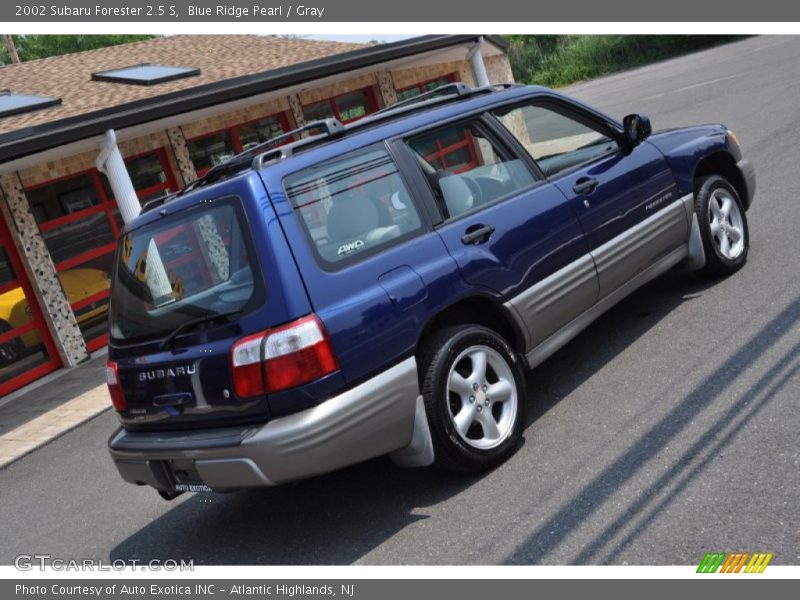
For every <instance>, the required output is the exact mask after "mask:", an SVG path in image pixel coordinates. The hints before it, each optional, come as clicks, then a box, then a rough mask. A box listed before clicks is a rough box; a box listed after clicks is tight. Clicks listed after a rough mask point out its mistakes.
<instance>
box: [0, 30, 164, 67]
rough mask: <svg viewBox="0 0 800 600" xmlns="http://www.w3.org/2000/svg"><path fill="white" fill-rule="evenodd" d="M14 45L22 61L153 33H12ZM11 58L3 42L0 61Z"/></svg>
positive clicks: (86, 48) (89, 48) (144, 37)
mask: <svg viewBox="0 0 800 600" xmlns="http://www.w3.org/2000/svg"><path fill="white" fill-rule="evenodd" d="M11 37H12V39H13V40H14V45H15V46H16V47H17V53H18V54H19V58H20V60H21V61H22V62H25V61H28V60H36V59H37V58H47V57H48V56H60V55H62V54H71V53H73V52H83V51H84V50H94V49H95V48H105V47H106V46H117V45H119V44H128V43H130V42H140V41H142V40H149V39H152V38H154V37H156V36H154V35H12V36H11ZM10 62H11V59H10V57H9V55H8V49H7V48H6V47H5V44H3V45H2V46H0V63H1V64H9V63H10Z"/></svg>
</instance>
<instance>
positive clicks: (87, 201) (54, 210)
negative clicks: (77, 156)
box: [25, 173, 101, 223]
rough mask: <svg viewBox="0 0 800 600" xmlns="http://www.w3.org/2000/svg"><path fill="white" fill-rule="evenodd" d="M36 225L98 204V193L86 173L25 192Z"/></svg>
mask: <svg viewBox="0 0 800 600" xmlns="http://www.w3.org/2000/svg"><path fill="white" fill-rule="evenodd" d="M25 194H26V195H27V196H28V202H29V203H30V206H31V211H33V216H34V218H35V219H36V222H37V223H44V222H45V221H50V220H51V219H57V218H58V217H63V216H64V215H71V214H72V213H75V212H78V211H79V210H83V209H85V208H89V207H92V206H96V205H97V204H100V202H101V199H100V193H99V192H98V190H97V188H96V187H95V184H94V180H93V179H92V177H91V176H90V175H89V174H88V173H84V174H83V175H78V176H77V177H71V178H69V179H63V180H61V181H57V182H55V183H51V184H48V185H45V186H42V187H40V188H36V189H35V190H29V191H26V192H25Z"/></svg>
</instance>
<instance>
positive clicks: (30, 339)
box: [0, 217, 61, 396]
mask: <svg viewBox="0 0 800 600" xmlns="http://www.w3.org/2000/svg"><path fill="white" fill-rule="evenodd" d="M60 364H61V362H60V360H59V358H58V353H57V352H56V349H55V345H54V344H53V340H52V339H51V337H50V332H49V331H48V330H47V326H46V325H45V323H44V318H43V317H42V311H41V309H40V307H39V304H38V302H36V298H35V297H34V295H33V291H32V289H31V286H30V283H29V282H28V279H27V277H26V276H25V271H24V270H23V268H22V263H21V261H20V258H19V255H18V254H17V250H16V248H15V247H14V244H13V243H12V241H11V238H10V236H9V232H8V226H7V225H6V223H5V219H3V218H2V217H0V396H4V395H6V394H8V393H9V392H11V391H13V390H15V389H17V388H19V387H21V386H23V385H25V384H26V383H30V382H31V381H33V380H34V379H38V378H39V377H41V376H42V375H44V374H45V373H49V372H50V371H54V370H55V369H57V368H58V367H59V366H60Z"/></svg>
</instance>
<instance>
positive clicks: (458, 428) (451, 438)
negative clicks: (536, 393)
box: [419, 325, 525, 473]
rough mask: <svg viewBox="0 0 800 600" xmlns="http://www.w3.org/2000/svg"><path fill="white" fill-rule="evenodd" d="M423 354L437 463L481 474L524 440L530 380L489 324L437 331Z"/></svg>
mask: <svg viewBox="0 0 800 600" xmlns="http://www.w3.org/2000/svg"><path fill="white" fill-rule="evenodd" d="M481 357H484V358H483V360H481ZM419 358H420V369H421V370H420V378H421V386H420V387H421V389H422V396H423V399H424V401H425V411H426V414H427V417H428V424H429V427H430V431H431V438H432V440H433V448H434V456H435V459H434V465H435V466H437V467H439V468H441V469H444V470H447V471H456V472H462V473H477V472H481V471H486V470H488V469H491V468H494V467H496V466H497V465H499V464H500V463H502V462H503V461H505V460H506V459H507V458H508V457H509V456H511V455H512V454H513V453H514V452H515V451H516V449H517V448H518V447H519V445H520V442H521V441H522V429H523V427H524V421H525V415H524V413H525V379H524V377H523V371H522V365H521V362H520V360H519V358H518V357H517V355H516V353H515V352H514V350H513V349H512V348H511V346H510V345H509V343H508V342H507V341H506V340H505V339H503V338H502V337H501V336H500V335H498V334H497V333H495V332H494V331H492V330H491V329H487V328H486V327H480V326H477V325H460V326H457V327H448V328H447V329H443V330H440V331H438V332H436V333H434V334H433V335H432V336H431V337H430V338H429V339H428V340H426V341H425V343H424V345H423V347H422V350H421V352H420V356H419ZM481 364H484V365H485V368H484V369H483V376H481V372H480V371H481V366H480V365H481ZM475 385H477V389H473V387H474V386H475ZM493 388H494V389H495V393H496V394H497V396H495V398H492V397H491V394H492V391H491V390H492V389H493ZM487 392H488V394H487ZM465 411H466V412H465ZM462 413H463V416H459V415H462ZM491 423H494V426H492V425H491Z"/></svg>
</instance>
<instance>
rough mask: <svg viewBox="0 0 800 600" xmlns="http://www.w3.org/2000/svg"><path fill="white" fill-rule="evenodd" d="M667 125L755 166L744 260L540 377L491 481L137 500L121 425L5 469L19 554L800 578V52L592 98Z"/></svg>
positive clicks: (145, 492)
mask: <svg viewBox="0 0 800 600" xmlns="http://www.w3.org/2000/svg"><path fill="white" fill-rule="evenodd" d="M567 92H568V93H570V94H573V95H575V96H577V97H578V98H580V99H582V100H584V101H586V102H588V103H590V104H593V105H595V106H597V107H598V108H600V109H601V110H605V111H607V112H609V113H611V114H612V115H614V116H616V117H618V118H620V119H621V118H622V117H623V116H624V115H625V114H627V113H631V112H642V113H646V114H648V115H649V116H650V117H651V119H652V122H653V127H654V129H656V130H657V129H662V128H667V127H677V126H681V125H689V124H698V123H706V122H723V123H725V124H727V125H728V126H729V127H730V128H731V129H733V130H734V131H735V132H736V133H737V134H738V137H739V139H740V141H741V143H742V146H743V148H744V153H745V156H746V157H748V158H749V159H751V160H752V162H753V163H754V164H755V167H756V172H757V177H758V190H757V193H756V199H755V202H754V205H753V208H752V210H751V211H750V213H749V214H748V217H749V219H750V234H751V248H750V257H749V260H748V263H747V265H746V266H745V267H744V269H743V270H742V271H740V272H739V273H737V274H736V275H734V276H733V277H731V278H729V279H726V280H721V281H709V280H705V279H702V278H700V277H698V276H695V275H692V274H682V273H668V274H667V275H665V276H663V277H661V278H659V279H657V280H656V281H654V282H652V283H650V284H649V285H647V286H646V287H645V288H643V289H641V290H639V291H638V292H637V293H635V294H634V295H632V296H631V297H629V298H627V299H626V300H624V301H623V302H622V303H620V304H619V305H617V306H616V307H615V308H614V309H612V310H611V311H610V312H609V313H607V314H606V315H605V316H603V317H602V318H601V319H600V320H598V321H597V322H596V323H595V324H594V325H592V326H591V327H590V328H589V329H588V330H587V331H585V332H584V333H583V334H581V335H580V336H579V337H578V338H576V339H575V340H574V341H573V342H571V343H570V344H569V345H567V346H566V347H565V348H564V349H562V350H561V351H560V352H558V353H557V354H556V355H554V356H553V357H552V358H551V359H549V360H548V361H547V362H545V363H543V364H542V365H541V366H540V367H539V368H538V369H537V370H536V371H535V372H533V373H532V374H531V375H530V377H529V392H530V395H529V400H528V417H527V419H528V420H527V427H526V430H525V443H524V445H523V446H522V448H521V449H520V450H519V452H517V454H516V455H514V457H513V458H512V459H511V460H510V461H509V462H508V463H506V464H505V465H503V466H502V467H500V468H499V469H497V470H495V471H493V472H491V473H488V474H485V475H482V476H479V477H461V476H454V475H447V474H442V473H439V472H436V471H434V470H431V469H422V470H400V469H397V468H395V467H393V466H392V465H391V463H389V461H388V460H383V459H379V460H374V461H371V462H369V463H366V464H363V465H360V466H357V467H354V468H351V469H348V470H345V471H342V472H338V473H333V474H330V475H327V476H324V477H319V478H316V479H313V480H309V481H306V482H302V483H298V484H295V485H289V486H285V487H280V488H273V489H266V490H259V491H249V492H238V493H234V494H228V495H210V496H204V495H189V494H187V495H184V496H181V497H180V498H178V499H177V500H175V501H173V502H170V503H168V502H165V501H163V500H161V499H160V498H159V497H158V496H157V495H156V493H155V492H153V491H152V490H150V489H145V488H137V487H134V486H131V485H128V484H124V483H123V482H122V481H121V480H120V479H119V477H118V475H117V473H116V470H115V469H114V467H113V465H112V464H111V461H110V459H109V458H108V454H107V451H106V440H107V439H108V437H109V435H110V434H111V432H112V431H113V429H114V428H115V426H116V418H115V416H114V415H113V414H112V413H111V412H106V413H103V414H102V415H100V416H99V417H97V418H95V419H93V420H91V421H89V422H88V423H86V424H84V425H82V426H81V427H79V428H77V429H74V430H72V431H71V432H69V433H67V434H66V435H64V436H63V437H60V438H59V439H57V440H55V441H54V442H52V443H50V444H48V445H47V446H45V447H43V448H40V449H39V450H37V451H35V452H33V453H32V454H29V455H27V456H25V457H24V458H22V459H21V460H19V461H17V462H14V463H12V464H11V465H9V466H8V467H6V468H4V469H0V521H2V523H3V535H2V537H0V563H2V564H9V563H11V562H13V559H14V557H15V556H16V555H18V554H23V553H24V554H34V553H45V554H50V555H51V556H53V557H61V558H74V557H81V558H82V557H94V558H102V559H109V558H110V559H138V560H149V559H182V558H183V559H193V560H194V561H195V563H196V564H206V563H207V564H262V563H263V564H282V563H296V564H351V563H361V564H475V565H485V564H587V563H588V564H597V563H600V564H659V565H661V564H696V563H698V562H699V561H700V559H701V558H702V557H703V554H704V553H705V552H707V551H726V552H731V551H747V552H753V551H762V552H772V553H774V555H775V557H774V559H773V561H772V564H797V563H798V562H799V561H800V550H798V548H800V527H799V526H798V523H799V522H800V502H798V498H800V448H798V443H797V440H798V433H797V432H798V431H800V411H798V410H797V407H798V397H799V396H800V373H799V371H800V261H798V257H800V233H798V229H800V199H799V198H798V185H797V170H798V165H800V145H798V139H800V103H798V97H800V36H797V37H758V38H750V39H747V40H744V41H742V42H737V43H735V44H731V45H727V46H722V47H718V48H715V49H712V50H708V51H705V52H702V53H699V54H695V55H691V56H687V57H683V58H679V59H675V60H672V61H668V62H664V63H659V64H656V65H652V66H649V67H645V68H642V69H637V70H635V71H631V72H626V73H621V74H617V75H613V76H610V77H606V78H603V79H599V80H595V81H591V82H587V83H583V84H580V85H576V86H573V87H571V88H570V89H568V90H567Z"/></svg>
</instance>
